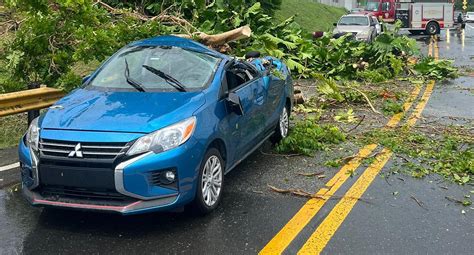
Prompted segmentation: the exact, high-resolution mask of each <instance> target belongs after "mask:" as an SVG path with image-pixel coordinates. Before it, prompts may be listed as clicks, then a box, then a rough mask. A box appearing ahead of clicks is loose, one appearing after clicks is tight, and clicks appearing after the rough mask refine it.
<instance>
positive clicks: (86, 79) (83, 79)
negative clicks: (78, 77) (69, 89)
mask: <svg viewBox="0 0 474 255" xmlns="http://www.w3.org/2000/svg"><path fill="white" fill-rule="evenodd" d="M90 77H91V76H90V75H87V76H84V77H83V78H82V84H84V83H86V82H87V81H88V80H89V78H90Z"/></svg>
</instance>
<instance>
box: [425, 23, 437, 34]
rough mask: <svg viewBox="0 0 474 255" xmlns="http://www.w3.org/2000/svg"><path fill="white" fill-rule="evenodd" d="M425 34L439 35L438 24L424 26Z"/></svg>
mask: <svg viewBox="0 0 474 255" xmlns="http://www.w3.org/2000/svg"><path fill="white" fill-rule="evenodd" d="M425 34H427V35H437V34H439V26H438V24H436V22H429V23H428V25H426V30H425Z"/></svg>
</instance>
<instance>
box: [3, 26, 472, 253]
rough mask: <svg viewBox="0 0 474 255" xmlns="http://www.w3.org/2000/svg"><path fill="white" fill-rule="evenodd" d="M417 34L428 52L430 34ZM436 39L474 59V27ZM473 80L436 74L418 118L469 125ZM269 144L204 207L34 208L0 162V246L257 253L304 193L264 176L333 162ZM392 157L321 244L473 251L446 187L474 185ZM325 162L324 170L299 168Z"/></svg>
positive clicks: (370, 249) (284, 176) (293, 182)
mask: <svg viewBox="0 0 474 255" xmlns="http://www.w3.org/2000/svg"><path fill="white" fill-rule="evenodd" d="M471 36H472V37H471ZM415 38H416V39H417V40H418V42H419V43H420V44H421V45H422V46H423V50H424V51H425V52H426V50H427V48H428V47H427V43H429V39H428V38H427V37H426V36H417V37H415ZM463 38H464V39H463ZM438 46H439V53H440V57H441V58H449V59H454V60H455V64H456V65H458V66H470V67H471V68H474V60H473V59H474V28H473V30H472V35H471V34H465V35H464V36H462V35H461V34H459V33H457V32H455V31H452V32H451V33H450V37H449V42H448V41H447V37H446V34H445V33H443V34H442V35H441V36H440V40H439V42H438ZM473 76H474V75H473ZM473 87H474V77H461V78H459V79H456V80H454V81H450V82H445V83H443V84H437V85H436V86H435V90H434V92H433V95H432V96H431V98H430V100H429V102H428V105H427V106H426V108H425V110H424V112H423V117H424V119H432V120H434V121H440V123H441V124H462V125H465V124H471V125H472V122H473V120H474V111H473V110H472V109H474V100H473V97H474V95H473V92H472V89H473ZM261 151H263V152H261ZM267 152H270V148H269V144H266V145H264V147H263V148H262V149H261V150H259V151H257V152H255V153H253V154H252V155H251V156H250V157H249V158H248V159H247V160H245V161H244V162H243V163H242V164H241V165H239V166H238V167H237V168H236V169H235V170H233V171H232V172H231V173H229V174H228V175H226V187H225V189H224V197H223V202H222V204H221V206H220V207H219V208H218V209H217V211H216V212H214V213H213V214H211V215H208V216H205V217H198V216H196V215H194V214H193V213H191V212H188V211H186V212H173V213H153V214H145V215H137V216H127V217H123V216H120V215H115V214H103V213H91V212H83V211H68V210H58V209H42V208H33V207H31V206H29V205H28V204H27V203H26V202H25V201H24V199H23V198H22V196H21V194H20V192H19V191H18V186H17V185H13V186H12V185H11V183H15V182H16V181H17V180H18V172H17V171H18V170H17V169H13V170H10V171H3V172H0V254H20V253H23V254H32V253H34V254H67V253H69V254H91V253H93V254H104V253H115V254H143V253H154V254H177V253H184V254H255V253H258V251H260V250H261V249H262V248H263V247H264V246H265V244H266V243H267V242H268V241H269V240H270V239H271V238H272V237H273V236H274V235H275V234H276V233H277V232H278V231H279V230H280V229H281V228H282V227H283V226H284V225H285V224H286V223H287V222H288V220H289V219H290V218H291V217H292V216H293V215H294V214H295V213H296V212H297V211H298V210H299V208H300V207H301V206H302V205H303V204H304V203H305V202H306V199H304V198H299V197H294V196H285V195H281V194H276V193H274V192H271V191H269V189H268V187H267V185H268V184H270V185H274V186H277V187H283V188H285V187H299V188H302V189H304V190H308V191H317V190H319V189H320V188H321V187H322V186H323V185H324V183H325V182H326V181H327V180H328V179H329V178H331V177H332V175H334V173H335V172H336V171H337V170H338V169H328V168H325V167H323V166H321V162H320V160H318V156H316V157H315V158H302V157H289V158H286V157H281V156H274V155H270V154H268V153H267ZM15 161H16V151H15V149H14V148H13V149H7V150H0V166H4V165H7V164H10V163H13V162H15ZM394 163H395V160H394V159H392V160H391V161H390V162H389V163H388V164H387V165H386V167H385V168H384V169H383V170H382V174H381V176H380V177H377V178H376V179H375V180H374V182H373V183H372V184H371V185H370V186H369V188H368V190H367V191H366V192H365V193H364V196H363V198H364V201H360V202H358V203H357V204H356V205H355V207H354V208H353V209H352V211H351V213H350V214H349V216H348V217H347V218H346V220H345V221H344V222H343V224H342V225H341V227H340V228H339V229H338V231H337V232H336V233H335V235H334V237H333V238H332V239H331V241H330V242H329V243H328V245H327V246H326V248H325V250H324V251H323V253H328V254H334V253H335V254H347V253H350V254H373V253H376V254H408V253H410V254H445V253H450V254H472V251H473V250H474V210H473V209H471V208H470V207H463V206H461V205H459V204H457V203H455V202H452V201H449V200H447V199H446V197H452V198H456V199H462V198H463V197H464V195H467V194H470V191H471V190H473V189H474V188H473V186H459V185H456V184H452V183H447V182H445V181H443V180H442V178H441V177H438V176H435V175H434V176H430V177H428V178H425V179H422V180H419V179H412V178H411V177H406V176H390V177H389V178H387V179H384V178H382V176H388V175H389V171H390V170H389V169H390V165H391V164H394ZM322 170H324V171H325V175H326V176H327V177H326V178H322V179H317V178H311V179H309V178H306V177H302V176H297V175H296V174H295V173H298V172H316V171H322ZM359 170H360V171H363V168H360V169H359ZM356 179H357V176H356V177H355V178H350V179H349V180H348V181H347V182H346V183H345V184H344V185H343V186H342V187H341V188H340V189H339V190H338V192H336V194H335V195H336V196H338V195H343V194H344V193H345V192H346V191H347V190H348V189H349V188H350V186H351V185H352V184H353V183H354V182H355V181H356ZM2 187H3V188H2ZM395 194H396V195H395ZM413 197H414V198H416V200H418V201H419V202H420V201H421V202H422V205H423V206H420V205H419V204H418V203H417V202H416V201H415V199H413ZM336 203H337V201H336V200H329V201H328V202H327V203H326V205H325V206H324V207H323V208H322V210H321V211H320V212H319V213H318V214H317V215H316V216H315V217H314V218H313V220H312V221H311V222H310V224H308V225H307V226H306V227H305V228H304V230H303V231H302V232H301V234H300V235H299V236H298V237H297V238H296V239H295V240H294V241H293V242H292V243H291V244H290V246H289V247H288V248H287V249H286V250H285V253H286V254H295V253H297V251H298V250H299V249H300V248H301V246H302V245H303V244H304V243H305V241H306V240H307V239H308V237H309V236H310V235H311V233H312V232H313V231H314V230H315V229H316V228H317V226H318V225H319V223H320V222H321V221H322V220H323V219H324V217H325V216H326V215H327V214H328V213H329V211H330V210H332V208H333V207H334V205H335V204H336ZM463 211H464V213H462V212H463Z"/></svg>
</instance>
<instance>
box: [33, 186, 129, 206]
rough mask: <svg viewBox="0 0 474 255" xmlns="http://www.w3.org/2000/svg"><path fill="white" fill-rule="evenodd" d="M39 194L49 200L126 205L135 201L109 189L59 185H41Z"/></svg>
mask: <svg viewBox="0 0 474 255" xmlns="http://www.w3.org/2000/svg"><path fill="white" fill-rule="evenodd" d="M38 192H39V193H40V195H41V196H42V197H43V198H44V199H46V200H49V201H59V202H66V203H80V204H94V205H116V206H122V205H128V204H130V203H133V202H135V201H137V200H136V199H134V198H131V197H127V196H124V195H122V194H120V193H118V192H117V191H114V190H110V189H82V188H76V187H67V186H61V185H43V186H41V187H40V188H39V190H38Z"/></svg>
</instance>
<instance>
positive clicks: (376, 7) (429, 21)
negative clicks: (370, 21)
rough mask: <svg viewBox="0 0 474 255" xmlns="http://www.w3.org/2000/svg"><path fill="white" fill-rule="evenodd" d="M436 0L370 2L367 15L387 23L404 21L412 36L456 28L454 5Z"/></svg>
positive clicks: (384, 0)
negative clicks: (369, 14)
mask: <svg viewBox="0 0 474 255" xmlns="http://www.w3.org/2000/svg"><path fill="white" fill-rule="evenodd" d="M435 1H436V0H428V2H427V1H426V0H425V1H416V2H413V1H412V0H368V2H367V6H366V7H365V11H364V12H365V13H371V14H373V15H375V16H376V17H378V18H379V19H381V20H383V21H384V22H387V23H393V22H394V21H395V20H400V21H402V24H403V26H402V27H403V28H407V29H408V31H410V33H412V34H420V33H425V34H430V35H434V34H438V33H439V32H440V30H441V29H444V28H450V27H452V26H454V4H453V3H452V2H450V1H447V0H444V1H443V2H439V1H438V2H435Z"/></svg>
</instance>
